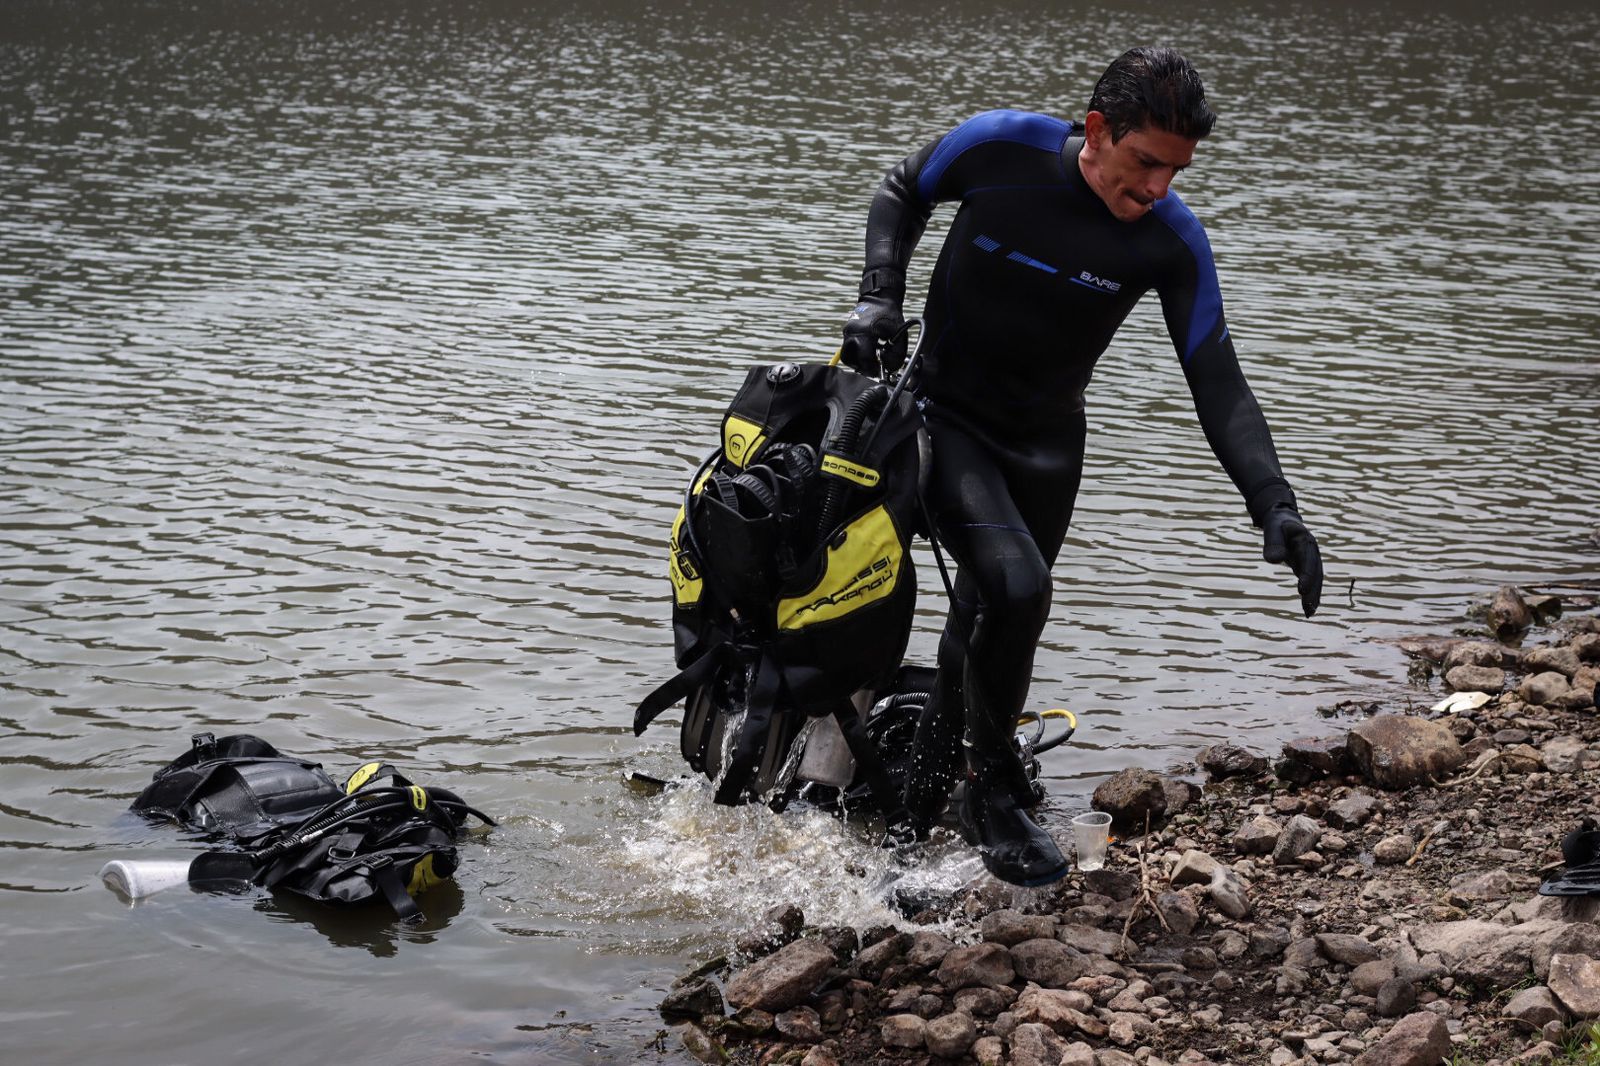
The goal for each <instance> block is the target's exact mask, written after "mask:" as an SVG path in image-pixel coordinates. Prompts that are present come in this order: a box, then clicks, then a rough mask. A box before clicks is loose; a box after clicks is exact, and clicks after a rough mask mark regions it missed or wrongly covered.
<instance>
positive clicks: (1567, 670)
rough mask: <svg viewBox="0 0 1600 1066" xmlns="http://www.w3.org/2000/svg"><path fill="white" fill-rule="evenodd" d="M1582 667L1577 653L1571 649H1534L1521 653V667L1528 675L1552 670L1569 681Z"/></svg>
mask: <svg viewBox="0 0 1600 1066" xmlns="http://www.w3.org/2000/svg"><path fill="white" fill-rule="evenodd" d="M1582 665H1583V662H1582V660H1580V659H1579V658H1578V653H1577V652H1576V651H1574V650H1573V649H1571V648H1534V649H1533V650H1532V651H1526V652H1523V653H1522V667H1523V669H1524V670H1526V671H1528V673H1530V674H1532V673H1542V672H1544V671H1546V670H1553V671H1555V672H1556V673H1558V674H1560V675H1561V676H1562V677H1565V678H1567V679H1569V680H1570V679H1571V678H1572V675H1573V674H1576V673H1577V672H1578V667H1580V666H1582Z"/></svg>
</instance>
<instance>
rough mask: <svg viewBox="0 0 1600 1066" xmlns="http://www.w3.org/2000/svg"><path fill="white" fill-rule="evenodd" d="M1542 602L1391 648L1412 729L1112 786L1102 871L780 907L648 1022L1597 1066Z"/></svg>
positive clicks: (761, 1036) (871, 1050)
mask: <svg viewBox="0 0 1600 1066" xmlns="http://www.w3.org/2000/svg"><path fill="white" fill-rule="evenodd" d="M1565 606H1566V608H1567V617H1566V618H1564V619H1563V618H1561V617H1560V612H1561V608H1562V604H1561V603H1560V602H1559V601H1557V600H1555V598H1553V597H1539V596H1526V595H1522V594H1520V593H1519V592H1518V591H1517V590H1514V589H1502V590H1501V591H1500V592H1499V594H1497V595H1496V596H1495V598H1494V600H1493V602H1492V603H1491V604H1490V605H1489V607H1488V609H1487V610H1486V611H1485V612H1484V613H1483V616H1482V619H1481V621H1482V624H1483V629H1484V631H1485V632H1486V633H1487V634H1489V635H1490V638H1489V639H1484V638H1476V639H1475V638H1470V637H1459V636H1456V637H1444V638H1438V639H1418V640H1409V641H1404V642H1402V643H1401V647H1402V649H1403V650H1404V651H1405V652H1406V653H1407V654H1408V655H1409V656H1411V657H1412V663H1413V673H1414V675H1416V676H1414V678H1413V680H1429V679H1431V678H1432V677H1433V676H1435V675H1436V676H1437V677H1438V678H1439V679H1440V681H1441V682H1442V688H1443V689H1444V691H1445V692H1446V693H1450V694H1451V695H1449V696H1447V698H1446V699H1445V700H1442V701H1439V702H1438V703H1433V704H1432V705H1431V707H1430V708H1427V709H1424V708H1421V707H1419V708H1417V709H1416V711H1415V713H1389V712H1390V709H1389V708H1381V709H1380V708H1377V707H1375V706H1371V705H1368V706H1365V707H1349V706H1347V707H1346V708H1345V709H1344V710H1343V711H1341V712H1338V713H1339V717H1336V718H1334V719H1333V720H1330V722H1329V726H1330V728H1329V730H1328V732H1327V733H1326V734H1325V735H1318V736H1308V737H1304V738H1300V739H1295V740H1292V741H1290V742H1288V743H1286V744H1285V745H1284V746H1283V750H1282V752H1281V753H1279V754H1277V755H1276V756H1275V757H1273V758H1268V757H1267V755H1265V754H1263V753H1257V752H1251V751H1247V750H1244V749H1242V748H1238V747H1234V746H1231V745H1215V746H1213V747H1210V748H1207V749H1205V750H1203V751H1201V752H1198V753H1197V754H1196V756H1195V771H1194V773H1193V774H1186V775H1183V776H1184V777H1200V776H1203V777H1204V778H1205V779H1206V783H1205V785H1204V787H1203V788H1202V787H1200V786H1197V785H1195V784H1193V783H1191V782H1190V781H1187V780H1184V779H1183V778H1182V777H1173V776H1162V775H1157V774H1154V773H1151V772H1150V771H1146V770H1139V769H1130V770H1124V771H1122V772H1120V773H1118V774H1116V775H1114V776H1113V777H1112V778H1110V779H1109V780H1107V781H1106V782H1104V783H1103V784H1102V785H1101V786H1100V788H1099V789H1097V790H1096V792H1095V796H1094V802H1093V805H1094V806H1095V807H1096V808H1097V809H1100V810H1106V811H1108V812H1110V813H1111V814H1112V815H1113V816H1114V818H1115V819H1116V826H1117V828H1116V830H1115V832H1116V836H1117V842H1116V844H1115V846H1114V847H1113V848H1112V851H1111V856H1110V858H1109V860H1108V863H1107V866H1106V868H1105V869H1103V870H1097V871H1094V872H1091V873H1087V874H1079V873H1076V872H1075V873H1074V874H1073V875H1072V876H1070V877H1068V878H1067V879H1066V880H1065V881H1063V882H1062V883H1061V884H1059V885H1056V886H1052V887H1051V888H1049V889H1041V890H1034V891H1024V890H1016V889H1011V888H1009V887H1008V886H1004V885H1001V884H998V883H997V882H994V881H993V880H991V879H988V878H983V879H980V880H979V881H978V882H976V883H974V884H972V885H969V886H967V887H966V888H965V889H964V890H962V892H961V893H959V894H958V895H957V896H956V897H955V898H954V899H948V900H942V901H938V902H937V903H936V904H935V905H931V906H928V907H926V908H925V909H923V910H921V911H919V912H917V913H914V914H912V915H911V916H910V918H909V921H908V923H907V928H905V929H896V928H889V927H885V928H878V929H862V930H856V929H848V928H842V927H828V926H811V925H808V924H807V921H806V919H807V916H805V915H802V914H801V913H800V912H799V911H798V909H796V908H794V907H789V906H780V907H775V908H773V910H772V911H770V912H769V913H768V914H767V915H766V916H765V918H764V920H763V922H762V924H761V925H760V926H759V927H758V928H756V929H753V930H751V931H750V932H748V933H747V934H746V935H745V936H743V937H741V938H740V941H739V944H738V950H737V952H736V953H735V955H734V957H733V960H732V962H730V961H728V960H726V959H717V960H712V961H711V962H709V963H707V964H706V965H705V966H702V967H700V968H699V969H698V970H696V971H695V972H693V973H690V974H687V975H685V976H684V977H683V978H682V979H681V980H680V981H679V982H678V984H677V986H676V987H675V988H674V990H673V991H672V992H671V994H670V995H669V996H668V997H667V999H666V1000H665V1001H664V1002H663V1003H662V1006H661V1009H662V1013H663V1016H664V1017H665V1018H666V1019H667V1020H668V1021H670V1022H671V1023H673V1024H674V1025H676V1026H678V1029H677V1033H678V1037H679V1039H681V1042H682V1044H683V1046H684V1047H685V1048H687V1050H688V1051H689V1053H690V1054H691V1055H693V1056H694V1057H695V1058H696V1059H699V1060H700V1061H703V1062H713V1063H715V1062H738V1063H761V1064H767V1063H801V1064H803V1066H830V1064H834V1063H846V1064H848V1063H865V1062H880V1061H881V1062H906V1063H928V1064H942V1063H980V1064H983V1066H1128V1064H1144V1066H1163V1064H1195V1066H1198V1064H1204V1063H1215V1064H1218V1066H1222V1064H1231V1063H1242V1064H1243V1063H1264V1064H1270V1066H1291V1064H1294V1066H1301V1064H1313V1063H1340V1062H1354V1063H1356V1064H1358V1066H1436V1064H1438V1063H1441V1062H1449V1063H1452V1064H1461V1066H1466V1064H1477V1066H1497V1064H1511V1063H1530V1062H1568V1063H1595V1064H1600V1028H1596V1025H1597V1024H1600V898H1597V897H1593V896H1586V897H1569V898H1561V897H1555V896H1541V895H1538V894H1536V889H1537V888H1538V885H1539V883H1540V878H1541V874H1542V873H1548V872H1550V871H1552V870H1555V869H1557V868H1559V867H1560V866H1561V863H1562V853H1561V849H1560V842H1561V840H1562V838H1563V836H1564V835H1566V834H1568V833H1569V832H1571V831H1572V830H1574V829H1575V828H1577V827H1578V826H1579V823H1580V820H1581V819H1583V818H1584V817H1586V816H1597V815H1600V716H1597V713H1596V709H1595V695H1596V691H1595V690H1596V686H1597V684H1600V614H1597V613H1596V612H1595V610H1594V606H1595V604H1594V601H1593V599H1592V598H1587V599H1586V598H1581V597H1571V598H1569V599H1568V602H1567V603H1566V604H1565ZM1412 691H1413V692H1415V690H1412ZM1434 698H1436V697H1429V699H1427V700H1424V701H1422V702H1423V703H1425V704H1427V703H1431V702H1432V700H1433V699H1434ZM1147 825H1148V827H1149V828H1148V831H1146V826H1147ZM1054 828H1055V829H1056V831H1057V832H1061V827H1059V826H1057V827H1054ZM935 926H937V928H934V927H935Z"/></svg>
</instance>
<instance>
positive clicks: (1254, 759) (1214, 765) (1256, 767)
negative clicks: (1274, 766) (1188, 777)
mask: <svg viewBox="0 0 1600 1066" xmlns="http://www.w3.org/2000/svg"><path fill="white" fill-rule="evenodd" d="M1194 761H1195V764H1196V765H1198V766H1199V767H1200V769H1202V770H1204V771H1205V772H1206V776H1208V777H1210V778H1211V780H1213V781H1221V780H1223V779H1225V778H1229V777H1256V776H1259V775H1260V774H1264V773H1266V772H1267V760H1266V757H1265V756H1263V755H1257V754H1256V753H1255V752H1253V751H1248V750H1246V749H1244V748H1241V747H1238V746H1236V745H1233V744H1212V745H1211V746H1210V747H1206V748H1201V749H1200V754H1198V755H1196V756H1195V760H1194Z"/></svg>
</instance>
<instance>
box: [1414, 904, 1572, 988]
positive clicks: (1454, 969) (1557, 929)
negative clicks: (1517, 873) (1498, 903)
mask: <svg viewBox="0 0 1600 1066" xmlns="http://www.w3.org/2000/svg"><path fill="white" fill-rule="evenodd" d="M1409 932H1410V936H1411V940H1412V943H1414V944H1415V946H1416V950H1417V951H1418V952H1421V953H1423V954H1425V955H1426V954H1437V956H1438V957H1439V959H1440V960H1441V962H1442V963H1443V965H1444V966H1445V967H1447V968H1448V969H1449V971H1450V972H1451V973H1452V974H1454V975H1455V976H1456V977H1458V978H1463V979H1465V980H1468V981H1471V982H1473V983H1474V984H1477V985H1480V986H1483V987H1498V988H1506V987H1509V986H1511V985H1514V984H1516V983H1517V982H1518V981H1520V980H1521V979H1522V977H1523V976H1524V975H1525V974H1527V973H1528V971H1530V970H1531V971H1533V974H1534V976H1535V977H1539V978H1541V979H1542V978H1544V977H1545V975H1546V974H1548V973H1549V972H1550V969H1551V967H1552V965H1553V959H1554V958H1555V957H1557V956H1560V955H1584V956H1588V955H1596V956H1600V927H1596V926H1594V925H1591V924H1589V923H1586V922H1564V921H1559V920H1553V919H1543V918H1541V919H1536V920H1534V921H1530V922H1523V923H1521V924H1519V925H1509V926H1508V925H1500V924H1498V923H1496V922H1484V921H1476V920H1466V921H1458V922H1440V923H1437V924H1434V925H1424V926H1417V927H1414V928H1412V929H1410V930H1409ZM1399 969H1400V971H1401V974H1400V975H1401V976H1408V975H1407V974H1406V973H1405V972H1404V967H1403V966H1402V967H1400V968H1399ZM1551 987H1552V988H1553V987H1554V985H1553V984H1552V985H1551Z"/></svg>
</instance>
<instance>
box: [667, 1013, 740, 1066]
mask: <svg viewBox="0 0 1600 1066" xmlns="http://www.w3.org/2000/svg"><path fill="white" fill-rule="evenodd" d="M678 1039H680V1040H682V1041H683V1049H684V1050H685V1051H687V1052H688V1053H689V1054H690V1056H691V1057H693V1058H694V1060H695V1061H696V1062H712V1063H718V1062H727V1061H728V1052H727V1050H726V1049H724V1048H723V1046H722V1045H721V1044H719V1043H718V1042H717V1041H716V1040H715V1039H713V1038H712V1037H711V1035H710V1034H709V1033H707V1032H706V1031H705V1030H704V1029H702V1028H700V1027H699V1026H698V1025H695V1024H694V1023H692V1022H691V1023H690V1024H688V1025H685V1026H684V1027H683V1029H682V1031H680V1032H679V1034H678Z"/></svg>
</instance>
